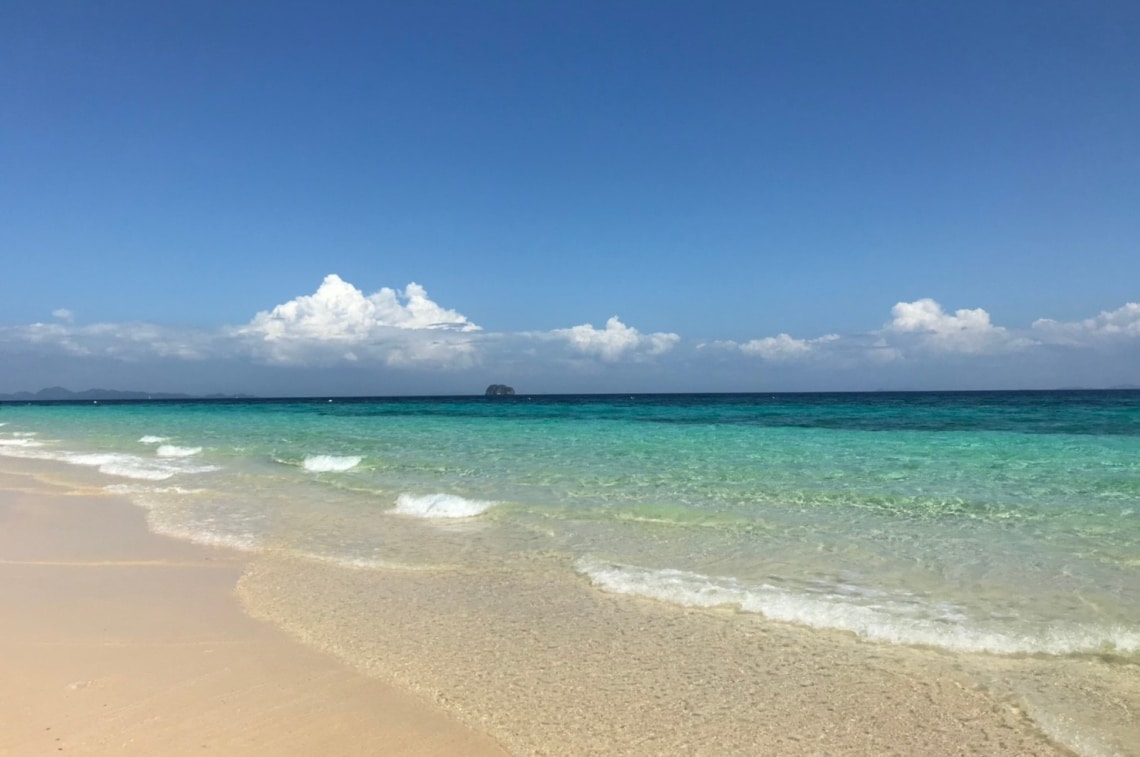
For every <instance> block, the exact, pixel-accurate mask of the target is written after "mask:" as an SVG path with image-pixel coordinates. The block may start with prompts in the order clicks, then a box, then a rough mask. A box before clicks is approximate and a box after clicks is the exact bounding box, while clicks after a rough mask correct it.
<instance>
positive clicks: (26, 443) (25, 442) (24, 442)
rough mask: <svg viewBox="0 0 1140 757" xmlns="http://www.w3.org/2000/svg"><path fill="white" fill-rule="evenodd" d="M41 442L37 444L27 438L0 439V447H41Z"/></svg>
mask: <svg viewBox="0 0 1140 757" xmlns="http://www.w3.org/2000/svg"><path fill="white" fill-rule="evenodd" d="M42 446H44V445H43V442H37V441H36V440H34V439H29V438H28V437H20V438H18V439H0V447H42Z"/></svg>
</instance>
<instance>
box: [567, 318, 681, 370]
mask: <svg viewBox="0 0 1140 757" xmlns="http://www.w3.org/2000/svg"><path fill="white" fill-rule="evenodd" d="M550 333H551V334H552V335H553V336H555V337H557V338H561V339H565V340H566V341H568V342H569V343H570V346H571V347H572V348H574V349H575V350H577V351H578V352H581V353H582V354H584V355H596V356H597V357H599V358H601V359H602V360H605V361H607V362H613V361H615V360H620V359H621V358H622V357H625V356H626V355H661V354H663V353H666V352H668V351H669V350H671V349H673V347H675V346H676V345H677V343H678V342H679V341H681V337H680V336H678V335H677V334H671V333H664V332H656V333H653V334H642V333H641V332H640V331H638V330H637V329H635V328H634V327H633V326H626V325H625V324H624V323H622V322H621V319H619V318H618V317H617V316H616V315H615V316H613V317H612V318H610V319H609V320H608V321H606V327H605V328H604V329H597V328H594V326H593V324H590V323H584V324H582V325H580V326H574V327H572V328H568V329H555V330H554V331H552V332H550Z"/></svg>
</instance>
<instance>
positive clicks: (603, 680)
mask: <svg viewBox="0 0 1140 757" xmlns="http://www.w3.org/2000/svg"><path fill="white" fill-rule="evenodd" d="M108 480H109V479H108V477H107V476H105V475H103V474H101V473H99V472H97V471H95V470H92V469H90V468H87V467H77V466H70V465H66V464H63V463H57V462H50V461H35V460H23V459H12V458H0V628H2V630H3V632H2V633H0V665H3V666H4V667H3V668H2V669H4V670H5V671H12V674H11V676H10V680H11V681H14V682H15V683H10V684H9V686H8V687H5V688H4V689H0V724H3V725H0V757H3V756H5V755H25V754H38V753H48V752H50V753H56V752H57V750H58V746H63V747H64V751H68V752H75V751H79V752H80V753H87V754H104V753H108V752H110V751H124V750H125V751H126V752H127V753H137V754H180V753H185V752H188V751H191V750H192V751H203V750H207V751H208V750H216V751H220V752H222V753H226V754H246V753H274V754H313V753H321V754H343V755H352V754H378V753H379V754H404V755H428V756H429V757H430V756H431V755H450V754H465V755H466V754H470V755H476V756H478V755H505V754H508V753H510V754H519V755H522V754H548V755H555V754H566V755H584V754H597V755H608V754H615V753H621V754H630V755H634V754H638V755H640V754H644V755H660V754H708V755H717V757H725V756H726V755H731V754H740V755H751V754H776V755H800V754H802V755H808V754H823V753H827V754H836V755H869V754H876V755H878V754H899V755H902V754H927V755H932V757H942V756H945V757H950V755H961V754H987V755H989V754H1011V755H1013V754H1017V755H1040V756H1041V757H1045V756H1046V755H1057V756H1059V755H1065V754H1074V753H1077V754H1081V755H1087V756H1089V757H1091V756H1093V755H1096V756H1097V757H1100V755H1115V754H1131V753H1133V752H1132V750H1131V749H1129V747H1127V746H1123V748H1119V749H1118V748H1114V747H1113V746H1112V745H1111V744H1112V738H1111V735H1110V734H1109V733H1108V732H1105V735H1106V737H1107V738H1108V739H1109V740H1108V741H1104V740H1102V738H1101V737H1100V736H1099V735H1098V732H1099V731H1100V728H1099V727H1097V728H1095V729H1094V730H1092V731H1090V730H1087V728H1086V727H1085V726H1083V725H1081V724H1080V723H1079V722H1072V721H1070V720H1069V719H1068V717H1067V714H1066V713H1067V711H1066V710H1064V709H1062V710H1055V708H1054V707H1053V706H1052V703H1053V701H1054V700H1055V699H1056V698H1057V697H1061V698H1062V699H1065V700H1067V701H1068V702H1069V703H1072V702H1074V701H1087V704H1086V705H1084V708H1085V710H1086V711H1087V714H1089V715H1090V718H1091V719H1090V720H1088V723H1097V722H1101V721H1103V718H1102V717H1101V716H1100V715H1097V714H1095V713H1093V712H1092V710H1093V709H1096V710H1097V711H1098V712H1111V711H1112V707H1114V706H1116V705H1118V704H1119V702H1118V701H1117V699H1118V697H1117V695H1118V694H1119V695H1120V696H1121V697H1123V698H1122V699H1120V701H1123V702H1127V701H1129V700H1130V699H1131V700H1132V701H1138V702H1140V691H1135V692H1132V693H1131V694H1130V693H1128V692H1130V691H1132V688H1133V687H1130V686H1124V685H1122V683H1121V679H1120V676H1122V675H1125V674H1126V672H1127V671H1121V670H1116V669H1114V668H1113V667H1112V666H1111V665H1107V666H1106V665H1104V664H1102V662H1103V661H1097V660H1095V659H1086V658H1074V659H1061V660H1052V659H1046V660H1041V659H1037V658H1034V657H1023V656H1015V657H1008V658H1007V657H1001V656H989V655H954V654H948V653H946V652H945V651H941V650H936V649H929V648H921V647H909V646H905V645H881V644H875V643H871V642H866V641H863V640H859V639H857V638H855V637H854V636H852V635H851V634H848V633H844V632H840V631H826V630H819V629H809V628H805V627H802V626H799V625H796V624H790V623H780V622H776V621H770V620H767V619H766V618H763V617H761V616H759V615H752V616H750V615H747V614H745V615H741V614H739V613H737V612H735V611H733V610H732V609H730V608H712V609H694V608H679V607H677V606H675V605H671V604H669V603H664V602H657V601H653V600H649V599H644V598H638V597H630V596H619V595H614V594H610V593H606V592H602V591H599V590H598V589H596V588H595V587H592V586H591V585H590V583H589V581H588V580H586V579H584V578H583V577H582V576H580V575H579V574H578V573H576V572H575V571H574V570H573V569H571V567H570V566H569V565H567V564H565V558H564V557H559V556H557V555H555V554H553V553H539V552H536V553H532V554H529V555H528V556H525V557H521V558H512V559H510V560H506V561H503V562H501V563H498V564H497V566H496V567H494V568H493V569H488V570H471V569H469V568H461V567H457V566H451V565H443V564H440V565H437V566H435V567H433V568H431V569H426V570H420V569H408V568H407V567H406V566H405V567H400V566H399V565H395V564H393V565H389V566H380V567H376V568H374V569H373V568H368V569H356V568H346V567H344V566H340V565H337V564H334V563H328V562H321V561H312V560H309V559H305V558H304V557H303V555H299V554H296V553H291V552H289V551H288V550H285V551H282V550H278V549H273V548H269V549H267V550H263V551H258V552H242V551H237V550H233V549H230V548H228V547H215V546H203V545H201V544H198V543H193V542H190V541H186V540H183V539H180V538H177V537H171V536H163V535H159V534H156V533H154V532H153V531H151V530H150V528H151V527H153V523H151V525H150V526H148V520H152V519H153V515H150V516H148V515H147V513H148V512H150V511H149V510H148V508H147V507H146V506H142V505H140V504H139V503H137V502H132V501H131V500H130V499H129V498H127V497H125V496H120V495H118V494H110V493H108V491H107V485H108ZM1093 674H1095V676H1103V675H1111V676H1112V678H1111V679H1110V678H1105V679H1104V680H1103V681H1099V682H1098V680H1097V679H1096V678H1095V677H1094V678H1090V677H1089V676H1090V675H1093ZM1015 683H1016V685H1015ZM1090 683H1091V684H1092V688H1090V687H1089V685H1090ZM1133 694H1135V695H1136V696H1133ZM1083 714H1085V713H1082V715H1083ZM1125 721H1126V719H1125ZM1125 721H1121V719H1120V718H1119V717H1116V718H1115V720H1113V719H1112V718H1110V719H1109V720H1108V721H1105V722H1104V724H1106V725H1107V726H1109V727H1110V728H1116V729H1117V731H1118V733H1120V734H1124V735H1125V738H1123V739H1122V740H1121V741H1120V742H1119V743H1120V744H1122V745H1123V744H1131V743H1133V742H1134V738H1128V737H1127V729H1128V726H1127V724H1126V722H1125ZM1121 729H1124V730H1121ZM204 733H205V734H209V739H208V740H205V741H203V740H201V738H200V736H201V734H204ZM54 739H60V740H61V741H60V742H58V746H57V742H55V741H54ZM508 750H509V752H508Z"/></svg>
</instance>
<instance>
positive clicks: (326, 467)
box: [301, 455, 364, 473]
mask: <svg viewBox="0 0 1140 757" xmlns="http://www.w3.org/2000/svg"><path fill="white" fill-rule="evenodd" d="M363 459H364V458H363V457H360V456H359V455H344V456H338V455H309V456H308V457H306V458H305V461H304V462H303V463H301V467H302V468H304V469H305V470H307V471H310V472H312V473H343V472H344V471H347V470H352V469H353V468H355V467H356V466H358V465H360V461H361V460H363Z"/></svg>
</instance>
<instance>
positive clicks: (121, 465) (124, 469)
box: [0, 439, 218, 481]
mask: <svg viewBox="0 0 1140 757" xmlns="http://www.w3.org/2000/svg"><path fill="white" fill-rule="evenodd" d="M19 441H20V442H21V443H20V444H13V445H0V455H5V456H7V457H21V458H25V459H30V460H55V461H57V462H61V463H69V464H71V465H82V466H86V467H91V468H98V469H99V472H100V473H106V474H107V475H110V476H119V477H121V478H132V479H136V480H140V481H163V480H165V479H168V478H170V477H171V476H175V475H179V474H193V473H209V472H210V471H216V470H218V467H217V466H214V465H187V464H186V463H185V462H184V461H182V460H179V459H164V460H156V459H154V458H144V457H139V456H138V455H129V454H125V453H121V452H69V451H67V450H54V449H47V448H44V445H42V444H41V443H39V442H34V441H32V440H30V439H21V440H19Z"/></svg>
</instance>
